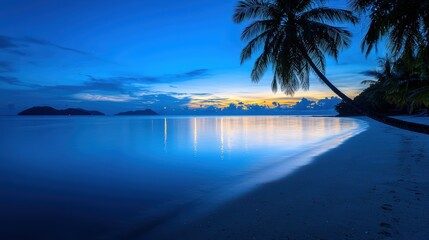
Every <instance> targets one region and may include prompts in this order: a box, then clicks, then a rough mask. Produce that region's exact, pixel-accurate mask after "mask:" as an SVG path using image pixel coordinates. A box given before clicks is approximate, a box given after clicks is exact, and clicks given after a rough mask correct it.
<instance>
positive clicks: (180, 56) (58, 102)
mask: <svg viewBox="0 0 429 240" xmlns="http://www.w3.org/2000/svg"><path fill="white" fill-rule="evenodd" d="M0 3H1V8H0V114H11V113H16V112H17V111H20V110H22V109H23V108H26V107H30V106H33V105H51V106H54V107H58V108H65V107H84V108H91V109H99V110H102V111H105V112H106V113H114V112H117V111H120V110H130V109H136V108H153V109H155V110H160V109H164V108H167V109H176V110H179V109H183V108H184V107H190V108H198V107H207V106H209V105H213V106H217V107H219V106H226V105H227V104H230V103H234V104H238V103H240V102H241V103H244V104H259V105H268V106H272V102H273V101H275V102H279V103H281V104H287V103H293V102H296V101H298V100H299V99H301V98H302V97H307V98H310V99H321V98H324V97H326V96H332V95H333V94H332V93H331V92H330V90H329V89H328V88H327V87H326V86H324V85H322V84H320V83H319V82H318V80H317V79H313V80H312V82H311V87H310V91H308V92H303V91H299V92H298V93H296V94H295V96H294V97H290V96H285V95H284V94H283V93H277V94H273V93H272V92H271V90H270V87H269V85H270V80H271V74H270V73H268V74H266V76H265V79H264V80H263V81H261V83H259V84H254V83H251V81H250V77H249V75H250V70H251V66H252V62H248V63H246V64H244V65H242V66H240V64H239V55H240V51H241V48H242V47H243V46H244V43H242V42H241V41H240V33H241V30H242V29H243V28H244V26H245V25H237V24H234V23H233V22H232V13H233V10H234V6H235V5H236V3H237V1H236V0H222V1H219V0H181V1H159V0H127V1H123V0H110V1H109V0H91V1H76V0H0ZM328 4H329V5H330V6H334V7H340V8H345V7H346V1H328ZM365 25H366V23H360V24H358V25H357V26H355V27H351V26H348V27H350V30H352V31H353V33H354V39H353V45H352V47H351V48H349V49H348V50H346V51H344V52H343V53H342V54H341V55H340V59H339V62H338V63H335V61H333V60H332V59H330V60H329V61H328V70H327V76H328V77H329V78H330V79H331V80H332V82H333V83H334V84H335V85H337V86H338V87H339V88H341V89H342V90H344V91H345V92H346V93H347V94H349V95H351V96H355V95H356V94H357V93H358V92H359V91H361V90H362V88H363V86H361V85H360V81H362V80H364V79H365V77H364V76H362V74H361V72H362V71H365V70H369V69H374V68H375V67H376V66H377V62H376V56H375V54H374V55H371V56H370V57H369V58H368V59H365V57H364V55H363V54H362V53H361V52H360V41H361V39H362V35H363V33H364V32H365Z"/></svg>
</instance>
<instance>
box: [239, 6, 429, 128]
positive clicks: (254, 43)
mask: <svg viewBox="0 0 429 240" xmlns="http://www.w3.org/2000/svg"><path fill="white" fill-rule="evenodd" d="M321 2H323V1H322V0H319V1H315V0H242V1H239V3H238V5H237V7H236V8H235V12H234V15H233V20H234V22H236V23H242V22H244V21H248V20H253V22H252V23H251V24H250V25H249V26H247V27H246V28H245V29H244V31H243V33H242V35H241V39H242V40H243V41H246V42H248V43H247V45H246V46H245V47H244V48H243V50H242V53H241V62H242V63H243V62H244V61H246V60H248V59H250V58H251V57H252V55H253V54H254V53H256V52H261V53H260V55H259V56H258V57H257V59H256V61H255V64H254V67H253V70H252V73H251V78H252V81H254V82H259V81H260V80H261V78H262V76H263V75H264V73H265V72H266V70H267V69H268V67H271V68H272V72H273V80H272V84H271V86H272V90H273V91H274V92H276V91H277V90H278V86H280V88H281V91H283V92H284V93H286V94H288V95H292V94H293V93H294V92H295V91H297V90H298V89H300V88H303V89H308V88H309V86H310V83H309V79H310V78H309V76H310V71H313V72H314V73H315V74H316V75H317V76H318V77H319V78H320V80H322V82H324V83H325V84H326V85H327V86H328V87H329V88H330V89H331V90H332V91H333V92H334V93H335V94H337V95H338V96H339V97H341V98H342V99H343V100H344V101H345V102H346V103H348V104H350V105H351V106H352V107H353V108H355V109H356V110H357V111H358V112H360V113H363V114H365V115H368V116H369V117H371V118H373V119H375V120H377V121H381V122H384V123H387V124H389V125H393V126H397V127H401V128H405V129H409V130H413V131H417V132H424V133H428V134H429V127H426V126H425V125H421V124H413V123H408V122H404V121H400V120H397V119H393V118H389V117H384V116H380V115H378V114H375V113H372V112H369V111H368V110H366V109H364V108H362V107H359V106H358V105H357V104H356V103H354V102H353V101H352V100H351V99H350V98H349V97H347V96H346V95H345V94H344V93H342V92H341V91H340V90H339V89H338V88H336V87H335V86H334V85H333V84H332V83H331V82H330V81H329V80H328V79H327V78H326V76H325V75H324V71H325V54H328V55H330V56H332V57H334V58H335V59H336V58H337V57H338V54H339V52H340V51H341V50H342V49H344V48H346V47H348V46H349V45H350V42H351V33H350V32H349V31H348V30H346V29H344V28H341V27H336V26H333V25H331V24H332V23H352V24H355V23H357V21H358V19H357V17H356V16H354V15H353V13H352V12H351V11H348V10H342V9H332V8H327V7H323V6H322V5H321Z"/></svg>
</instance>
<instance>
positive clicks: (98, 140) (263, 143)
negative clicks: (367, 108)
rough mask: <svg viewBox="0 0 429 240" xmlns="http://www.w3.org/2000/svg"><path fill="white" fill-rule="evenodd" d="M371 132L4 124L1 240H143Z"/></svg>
mask: <svg viewBox="0 0 429 240" xmlns="http://www.w3.org/2000/svg"><path fill="white" fill-rule="evenodd" d="M365 127H366V126H365V123H364V122H362V121H360V120H356V119H347V118H332V117H277V116H258V117H252V116H249V117H158V116H156V117H1V118H0V144H1V145H0V239H18V238H19V239H118V238H124V239H125V238H126V239H138V238H140V237H142V236H143V237H144V235H145V234H148V233H150V232H151V231H152V230H154V229H156V228H159V227H161V226H169V225H168V224H170V226H173V225H174V219H175V218H177V219H179V217H178V216H181V219H184V218H186V216H187V215H192V214H190V213H193V214H194V215H195V214H197V213H198V212H203V211H208V210H209V209H211V208H214V207H215V206H216V205H217V204H219V203H222V202H223V201H227V200H229V199H231V198H234V197H237V196H239V195H240V194H243V193H245V192H246V191H249V190H251V189H252V188H254V187H257V186H259V185H260V184H263V183H265V182H269V181H273V180H275V179H278V178H280V177H284V176H286V175H288V174H290V173H292V172H293V171H294V170H296V169H298V168H299V167H302V166H305V165H307V164H309V163H310V162H311V161H312V159H313V156H316V155H318V154H320V153H322V152H324V151H327V150H328V149H331V148H333V147H336V146H338V145H339V144H340V143H341V142H343V141H344V140H346V139H347V138H349V137H351V136H353V135H355V134H358V133H359V132H361V131H363V130H364V129H365Z"/></svg>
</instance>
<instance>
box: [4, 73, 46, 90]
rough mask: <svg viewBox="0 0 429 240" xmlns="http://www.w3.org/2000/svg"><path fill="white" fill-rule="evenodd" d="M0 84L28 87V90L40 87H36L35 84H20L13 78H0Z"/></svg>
mask: <svg viewBox="0 0 429 240" xmlns="http://www.w3.org/2000/svg"><path fill="white" fill-rule="evenodd" d="M0 82H3V83H6V84H9V85H13V86H20V87H29V88H36V87H40V85H37V84H31V83H26V82H22V81H20V80H19V79H17V78H15V77H6V76H0Z"/></svg>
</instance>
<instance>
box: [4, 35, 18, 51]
mask: <svg viewBox="0 0 429 240" xmlns="http://www.w3.org/2000/svg"><path fill="white" fill-rule="evenodd" d="M16 47H18V46H17V45H16V44H15V43H14V39H13V38H10V37H7V36H2V35H0V49H6V48H16Z"/></svg>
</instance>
